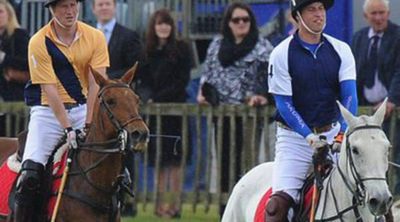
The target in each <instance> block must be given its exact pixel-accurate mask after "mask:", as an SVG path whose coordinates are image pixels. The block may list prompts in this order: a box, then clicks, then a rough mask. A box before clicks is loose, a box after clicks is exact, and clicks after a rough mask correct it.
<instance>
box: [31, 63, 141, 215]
mask: <svg viewBox="0 0 400 222" xmlns="http://www.w3.org/2000/svg"><path fill="white" fill-rule="evenodd" d="M136 67H137V65H135V66H134V67H133V68H132V69H130V70H129V71H127V72H126V73H125V74H124V76H123V77H122V78H121V79H119V80H108V79H105V78H103V76H102V75H101V74H99V73H97V72H96V71H95V70H92V73H93V76H94V78H95V80H96V82H97V84H98V85H99V86H100V90H99V93H98V98H97V100H96V102H95V105H94V112H93V121H92V124H91V126H90V129H89V131H88V134H87V136H86V140H85V142H84V143H82V144H80V146H79V147H78V149H77V150H76V151H74V155H73V156H72V162H71V164H70V170H69V173H68V177H67V181H66V184H65V188H64V191H63V194H62V198H61V202H60V205H59V209H58V214H57V217H56V221H63V222H79V221H85V222H89V221H120V215H119V208H118V203H117V201H116V200H117V198H116V195H117V189H118V184H119V183H120V180H121V178H122V175H121V172H123V168H124V166H123V163H124V161H123V160H124V157H125V154H126V149H130V150H132V151H143V150H144V149H146V147H147V142H148V136H149V130H148V128H147V126H146V124H145V123H144V121H143V120H142V118H141V117H140V115H139V97H138V96H137V95H136V94H135V93H134V92H133V91H132V89H131V88H130V87H129V84H130V83H131V81H132V79H133V77H134V75H135V71H136ZM49 216H51V215H49ZM24 221H25V220H24Z"/></svg>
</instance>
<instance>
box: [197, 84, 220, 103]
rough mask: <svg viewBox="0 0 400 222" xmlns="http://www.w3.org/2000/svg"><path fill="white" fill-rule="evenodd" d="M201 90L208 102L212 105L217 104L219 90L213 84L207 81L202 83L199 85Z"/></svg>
mask: <svg viewBox="0 0 400 222" xmlns="http://www.w3.org/2000/svg"><path fill="white" fill-rule="evenodd" d="M201 92H202V94H203V96H204V98H205V99H206V101H207V102H208V103H210V104H211V105H212V106H218V105H219V92H218V90H217V88H215V86H213V85H211V84H210V83H208V82H205V83H203V85H202V86H201Z"/></svg>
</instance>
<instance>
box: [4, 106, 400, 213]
mask: <svg viewBox="0 0 400 222" xmlns="http://www.w3.org/2000/svg"><path fill="white" fill-rule="evenodd" d="M141 113H142V115H143V118H144V119H145V121H146V122H148V123H149V121H150V119H152V118H150V116H155V119H156V120H157V121H156V122H157V125H156V130H155V132H151V134H152V135H154V136H155V139H156V141H157V142H156V143H157V151H156V157H157V158H156V160H157V161H156V164H155V167H147V164H148V163H147V155H148V154H147V152H145V153H143V154H135V158H134V159H135V163H134V164H135V171H136V172H135V175H136V177H135V181H134V182H135V185H136V186H135V189H136V198H137V200H138V201H139V202H142V203H143V204H144V205H143V206H144V207H146V205H147V204H148V203H152V202H154V201H155V200H157V198H158V196H157V195H158V194H157V192H156V190H155V189H156V186H154V184H157V177H154V175H157V173H158V172H159V169H160V153H161V149H162V147H161V146H162V145H161V138H160V137H157V135H159V134H161V121H160V119H161V117H162V116H180V117H182V138H181V142H182V147H183V154H184V155H185V154H187V153H188V152H189V147H190V148H191V151H192V152H191V153H192V155H191V157H190V158H191V161H190V164H187V162H186V159H185V158H182V161H181V163H180V166H181V167H182V169H183V171H182V175H181V178H182V180H181V181H183V182H182V184H181V187H182V192H181V193H179V194H175V195H178V196H179V200H180V201H181V203H190V204H192V205H193V210H196V208H197V206H198V205H199V204H204V205H205V209H206V210H208V209H209V207H210V205H211V204H214V203H216V204H218V203H221V202H222V203H224V202H226V201H227V198H228V195H229V193H219V192H217V191H218V190H219V187H220V183H219V181H220V179H219V178H220V177H221V173H224V172H221V171H220V170H218V169H220V168H221V166H222V164H224V163H223V162H222V161H221V156H222V155H230V156H231V157H234V156H235V155H236V154H235V149H230V153H229V154H224V153H222V152H221V151H222V128H223V119H224V118H229V121H230V122H231V125H235V124H234V123H235V121H237V120H240V121H241V122H242V125H243V138H244V142H243V149H242V153H241V155H242V162H241V163H240V164H241V168H242V172H241V173H242V174H244V173H246V172H247V171H248V170H249V169H251V168H252V167H254V166H255V165H257V164H259V163H260V162H264V161H270V160H272V159H273V140H274V133H275V132H274V130H273V128H274V127H273V126H274V123H271V118H270V117H272V115H273V113H274V108H272V107H263V108H253V107H248V106H240V105H221V106H218V107H211V106H201V105H197V104H172V103H171V104H147V105H143V106H142V107H141ZM372 113H373V110H372V107H360V108H359V114H372ZM0 117H1V118H2V119H3V120H4V121H3V123H4V127H5V128H4V129H5V130H4V133H5V135H6V136H15V135H16V133H18V132H19V131H21V130H23V129H24V128H25V127H26V126H27V122H28V119H29V108H28V107H27V106H25V105H24V104H23V103H0ZM237 117H240V118H237ZM399 119H400V115H399V112H396V115H393V116H392V118H391V120H390V134H389V135H388V137H389V140H390V141H392V145H393V147H395V146H396V145H395V144H393V141H395V133H396V131H397V126H396V122H399V121H397V120H399ZM271 126H272V127H271ZM2 127H3V126H2ZM171 127H174V126H171ZM215 129H216V132H217V133H216V135H215V136H214V132H215ZM235 130H236V129H235V127H233V128H232V129H231V132H230V135H232V136H231V146H232V147H233V146H234V143H235V142H234V135H235ZM394 151H395V150H394V149H392V150H391V153H390V159H393V158H392V157H393V156H394ZM231 159H232V158H231ZM234 165H235V163H234V161H231V162H230V166H229V169H230V172H231V173H230V175H233V169H234V167H233V166H234ZM389 175H390V176H389V182H390V184H391V187H392V188H393V184H394V180H395V173H394V168H393V167H390V172H389ZM234 183H235V181H234V177H233V176H231V177H230V178H229V187H230V188H231V189H232V188H233V186H234Z"/></svg>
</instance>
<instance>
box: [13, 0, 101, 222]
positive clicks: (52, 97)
mask: <svg viewBox="0 0 400 222" xmlns="http://www.w3.org/2000/svg"><path fill="white" fill-rule="evenodd" d="M80 1H83V0H47V1H46V2H45V4H44V6H45V7H46V8H49V10H50V13H51V14H52V20H50V22H49V23H48V24H47V25H45V26H44V27H42V28H41V29H40V30H39V31H37V32H36V33H35V35H34V36H32V38H31V41H30V42H29V46H28V55H29V56H28V58H29V71H30V76H31V81H30V82H29V83H28V84H27V87H26V91H25V101H26V103H27V105H29V106H31V110H30V121H29V126H28V129H29V132H28V136H27V139H26V145H25V151H24V155H23V158H22V166H21V170H20V177H19V179H18V182H17V185H16V194H15V207H14V209H15V218H14V219H15V221H26V220H24V218H29V219H31V220H30V221H42V219H43V218H42V215H40V214H41V212H43V211H42V210H43V205H44V202H45V200H43V198H41V197H42V195H40V193H41V190H43V189H44V188H43V185H44V184H43V176H44V171H45V165H46V163H47V161H48V158H49V156H50V155H51V153H52V152H53V150H54V148H55V146H56V144H57V143H58V142H59V141H60V139H61V138H62V137H63V136H64V135H65V136H66V138H67V142H68V143H69V145H71V146H76V134H75V130H74V129H81V128H84V126H85V125H88V124H90V123H91V121H92V116H93V107H94V103H95V99H96V96H97V92H98V90H99V86H98V85H97V84H96V82H95V80H94V77H93V75H92V73H91V71H90V69H89V68H90V67H91V68H92V69H95V70H96V71H97V72H99V73H100V74H102V75H104V77H105V78H106V74H105V71H106V67H108V66H109V59H108V52H107V44H106V40H105V38H104V35H103V34H102V33H101V32H100V31H99V30H96V29H94V28H92V27H90V26H89V25H87V24H85V23H83V22H80V21H78V15H79V9H80V5H79V2H80Z"/></svg>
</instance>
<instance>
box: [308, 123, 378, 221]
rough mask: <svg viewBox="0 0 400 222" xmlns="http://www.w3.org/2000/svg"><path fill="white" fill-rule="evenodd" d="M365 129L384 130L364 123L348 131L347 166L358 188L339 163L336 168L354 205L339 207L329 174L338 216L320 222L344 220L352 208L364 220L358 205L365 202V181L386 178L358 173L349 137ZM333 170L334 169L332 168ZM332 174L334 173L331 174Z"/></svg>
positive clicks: (329, 183) (359, 219)
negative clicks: (353, 186)
mask: <svg viewBox="0 0 400 222" xmlns="http://www.w3.org/2000/svg"><path fill="white" fill-rule="evenodd" d="M364 129H379V130H382V127H380V126H377V125H364V126H358V127H355V128H354V129H353V130H352V131H348V132H347V133H346V154H347V158H346V163H347V164H346V166H350V172H351V175H352V177H353V179H354V181H355V184H356V189H355V190H353V189H352V186H351V184H350V182H349V181H348V180H347V178H346V176H345V174H344V173H343V171H342V169H341V168H340V166H339V165H338V166H337V167H336V169H337V170H338V172H339V175H340V177H341V178H342V180H343V182H344V184H345V185H346V188H347V189H348V190H349V191H350V192H351V193H352V195H353V198H352V205H351V206H349V207H347V208H345V209H344V210H341V211H340V210H339V209H338V203H337V199H336V196H335V195H334V191H333V188H332V180H331V177H330V176H329V181H328V185H329V188H330V191H331V193H332V198H333V200H334V203H335V208H336V213H337V215H336V216H332V217H328V218H325V219H321V220H315V221H318V222H323V221H334V220H340V221H344V220H343V218H342V217H343V215H344V214H345V213H347V212H349V211H351V210H353V212H354V215H355V216H356V222H362V221H363V220H362V218H361V215H360V212H359V210H358V206H361V205H363V204H364V202H365V185H364V182H365V181H368V180H385V181H386V178H381V177H367V178H361V176H360V174H359V173H358V170H357V167H356V166H355V164H354V159H353V155H352V153H351V147H350V142H349V137H350V136H351V135H352V134H353V133H354V132H355V131H358V130H364ZM332 172H333V170H332ZM330 175H332V173H331V174H330ZM327 192H328V189H326V193H327ZM326 200H327V198H325V203H324V207H323V211H322V215H323V214H324V212H325V209H326Z"/></svg>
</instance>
